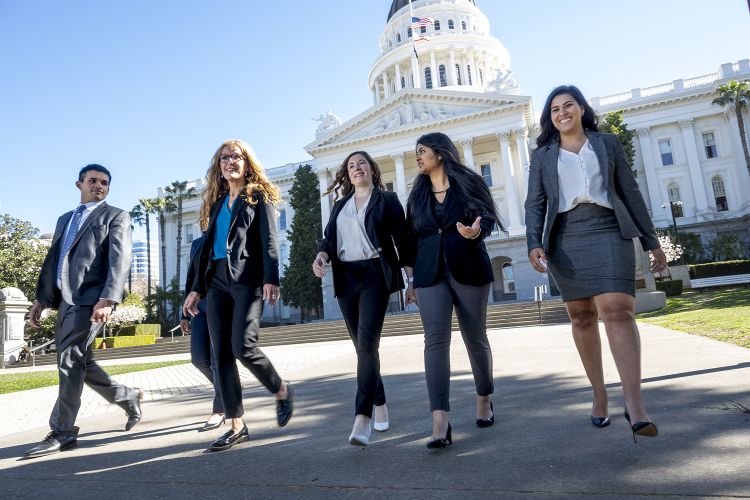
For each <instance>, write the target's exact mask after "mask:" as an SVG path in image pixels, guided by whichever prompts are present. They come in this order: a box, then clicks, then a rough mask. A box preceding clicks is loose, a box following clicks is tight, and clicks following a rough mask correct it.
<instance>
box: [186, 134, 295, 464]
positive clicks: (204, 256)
mask: <svg viewBox="0 0 750 500" xmlns="http://www.w3.org/2000/svg"><path fill="white" fill-rule="evenodd" d="M206 181H207V186H206V190H205V191H204V192H203V204H202V205H201V212H200V218H201V226H202V227H207V228H208V229H207V230H206V234H205V239H204V243H203V245H202V246H201V251H200V255H199V257H198V270H197V272H196V279H195V283H194V285H193V290H192V291H191V292H190V293H189V294H188V296H187V298H186V299H185V305H184V306H183V307H184V309H185V310H186V311H187V312H189V313H190V314H193V315H196V314H197V313H198V309H197V304H198V301H199V300H200V299H201V297H202V296H205V297H206V314H207V317H208V330H209V335H210V337H211V348H212V349H213V351H214V356H215V359H216V363H217V372H218V378H219V387H220V389H221V391H220V392H221V399H222V402H223V406H224V411H225V415H226V417H227V418H230V419H231V421H232V428H231V429H230V430H229V431H227V432H226V433H225V434H224V435H222V436H221V437H220V438H219V439H217V440H216V441H214V443H213V444H212V445H211V446H210V448H209V449H210V450H213V451H220V450H226V449H228V448H231V447H232V446H234V445H235V444H237V443H241V442H243V441H247V440H248V430H247V426H246V425H245V424H244V422H243V420H242V415H243V413H244V409H243V407H242V386H241V385H240V377H239V374H238V373H237V365H236V362H235V358H236V359H238V360H239V361H240V362H241V363H242V364H243V365H244V366H245V367H246V368H247V369H248V370H250V372H252V374H253V375H255V377H257V378H258V380H259V381H260V382H261V383H262V384H263V385H264V386H265V387H266V389H268V390H269V391H270V392H271V393H273V394H275V395H276V417H277V421H278V424H279V426H280V427H283V426H285V425H286V424H287V422H288V421H289V419H290V418H291V416H292V409H293V406H292V397H293V393H292V386H291V384H289V382H283V381H282V380H281V377H279V375H278V373H277V372H276V369H275V368H274V367H273V364H271V361H270V360H269V359H268V358H267V357H266V356H265V354H263V352H262V351H261V350H260V349H258V333H259V329H260V318H261V315H262V314H263V301H264V300H265V301H268V304H269V305H273V304H274V303H275V302H276V301H277V300H279V261H278V248H277V247H278V245H277V241H276V209H275V208H274V203H277V202H279V201H280V200H281V197H280V196H279V191H278V188H277V187H276V186H275V185H274V184H273V183H271V181H269V180H268V178H267V177H266V175H265V173H264V172H263V167H262V166H261V165H260V163H259V162H258V160H257V159H256V158H255V154H254V153H253V151H252V149H251V148H250V146H249V145H248V144H247V143H245V142H243V141H239V140H230V141H226V142H225V143H224V144H222V145H221V146H220V147H219V149H217V150H216V153H215V154H214V156H213V159H212V160H211V165H210V166H209V168H208V172H207V173H206Z"/></svg>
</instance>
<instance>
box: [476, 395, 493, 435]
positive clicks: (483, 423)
mask: <svg viewBox="0 0 750 500" xmlns="http://www.w3.org/2000/svg"><path fill="white" fill-rule="evenodd" d="M490 411H491V412H492V415H490V416H489V417H486V418H478V419H477V427H479V428H480V429H483V428H485V427H489V426H491V425H492V424H494V423H495V408H494V407H493V406H492V401H490Z"/></svg>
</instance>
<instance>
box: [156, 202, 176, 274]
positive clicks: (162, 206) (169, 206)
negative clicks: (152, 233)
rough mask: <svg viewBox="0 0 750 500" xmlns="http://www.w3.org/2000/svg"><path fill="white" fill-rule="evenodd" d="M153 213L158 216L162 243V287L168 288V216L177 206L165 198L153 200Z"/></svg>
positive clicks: (160, 253) (160, 254)
mask: <svg viewBox="0 0 750 500" xmlns="http://www.w3.org/2000/svg"><path fill="white" fill-rule="evenodd" d="M151 202H152V203H153V213H155V214H156V220H157V221H158V222H159V241H160V242H161V251H160V252H159V256H160V257H161V285H162V286H163V287H165V286H167V234H166V227H167V214H171V213H173V212H174V211H175V208H176V207H175V205H174V203H173V202H172V200H171V199H169V198H167V197H165V198H153V199H152V200H151Z"/></svg>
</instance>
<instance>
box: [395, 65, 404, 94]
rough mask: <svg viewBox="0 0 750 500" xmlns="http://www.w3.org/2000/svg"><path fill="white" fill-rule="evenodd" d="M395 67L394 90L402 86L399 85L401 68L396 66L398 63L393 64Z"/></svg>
mask: <svg viewBox="0 0 750 500" xmlns="http://www.w3.org/2000/svg"><path fill="white" fill-rule="evenodd" d="M394 67H395V69H396V90H401V89H402V88H403V87H401V68H400V67H399V66H398V64H395V65H394Z"/></svg>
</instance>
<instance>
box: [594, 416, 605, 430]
mask: <svg viewBox="0 0 750 500" xmlns="http://www.w3.org/2000/svg"><path fill="white" fill-rule="evenodd" d="M591 423H592V424H593V425H594V427H599V428H600V429H601V428H602V427H607V426H608V425H609V424H610V420H609V417H593V416H592V417H591Z"/></svg>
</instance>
